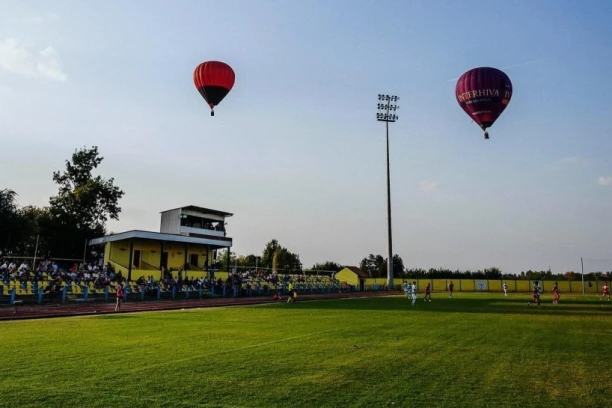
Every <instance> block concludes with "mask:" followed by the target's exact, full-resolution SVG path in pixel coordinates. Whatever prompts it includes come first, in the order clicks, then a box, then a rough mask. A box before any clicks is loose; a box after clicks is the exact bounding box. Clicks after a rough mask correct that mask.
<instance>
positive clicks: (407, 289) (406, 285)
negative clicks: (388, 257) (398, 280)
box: [404, 282, 412, 297]
mask: <svg viewBox="0 0 612 408" xmlns="http://www.w3.org/2000/svg"><path fill="white" fill-rule="evenodd" d="M411 292H412V285H411V284H410V282H404V293H405V294H406V297H410V293H411Z"/></svg>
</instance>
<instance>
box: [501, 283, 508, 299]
mask: <svg viewBox="0 0 612 408" xmlns="http://www.w3.org/2000/svg"><path fill="white" fill-rule="evenodd" d="M502 287H503V288H504V296H505V297H508V284H507V283H506V282H504V285H503V286H502Z"/></svg>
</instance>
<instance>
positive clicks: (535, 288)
mask: <svg viewBox="0 0 612 408" xmlns="http://www.w3.org/2000/svg"><path fill="white" fill-rule="evenodd" d="M532 302H535V303H537V304H538V309H541V306H540V287H539V286H538V284H537V283H534V285H533V299H531V300H530V301H529V302H527V306H530V305H531V303H532Z"/></svg>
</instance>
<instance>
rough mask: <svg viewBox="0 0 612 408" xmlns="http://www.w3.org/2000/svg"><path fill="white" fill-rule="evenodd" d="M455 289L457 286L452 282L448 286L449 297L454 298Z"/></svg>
mask: <svg viewBox="0 0 612 408" xmlns="http://www.w3.org/2000/svg"><path fill="white" fill-rule="evenodd" d="M454 289H455V284H454V283H453V281H451V283H449V284H448V297H449V298H452V297H453V290H454Z"/></svg>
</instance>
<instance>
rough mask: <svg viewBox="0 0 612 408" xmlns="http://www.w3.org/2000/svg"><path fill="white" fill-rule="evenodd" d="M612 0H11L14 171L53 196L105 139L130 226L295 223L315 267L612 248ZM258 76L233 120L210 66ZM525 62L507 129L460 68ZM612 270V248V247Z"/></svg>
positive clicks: (264, 229) (6, 98)
mask: <svg viewBox="0 0 612 408" xmlns="http://www.w3.org/2000/svg"><path fill="white" fill-rule="evenodd" d="M610 21H612V3H611V2H607V1H514V2H508V1H435V2H434V1H377V2H374V1H356V0H350V1H349V0H346V1H340V0H337V1H331V2H330V1H314V0H313V1H311V0H304V1H288V0H285V1H256V0H249V1H247V0H245V1H227V0H223V1H220V0H217V1H195V0H194V1H175V2H169V1H110V0H109V1H104V2H93V1H89V2H83V1H53V2H48V1H28V2H21V1H4V2H2V3H1V4H0V140H1V141H2V148H1V149H2V157H3V159H2V161H0V188H5V187H9V188H12V189H14V190H16V191H17V192H18V193H19V202H20V203H21V204H35V205H44V204H45V203H47V200H48V197H49V196H51V195H53V194H54V193H55V192H56V186H55V185H54V184H53V182H52V180H51V174H52V172H53V171H54V170H57V169H60V168H62V167H63V161H64V160H65V159H66V158H68V157H69V156H70V154H71V153H72V152H73V151H74V149H75V148H78V147H81V146H91V145H98V146H99V148H100V150H101V152H102V154H103V156H104V157H105V161H104V162H103V164H102V167H101V169H100V171H101V173H103V174H104V175H105V176H107V177H114V178H115V180H116V183H117V184H118V185H119V186H120V187H121V188H123V189H124V190H125V192H126V195H125V197H124V199H123V200H122V202H121V205H122V207H123V212H122V214H121V219H120V221H119V222H111V223H110V225H109V228H110V229H111V230H113V231H115V232H118V231H122V230H129V229H146V230H154V231H155V230H158V229H159V212H160V211H162V210H165V209H169V208H174V207H177V206H182V205H189V204H194V205H201V206H205V207H211V208H217V209H221V210H226V211H229V212H233V213H235V216H234V217H233V218H231V219H230V220H229V226H228V228H229V234H230V236H232V237H233V238H234V242H235V248H234V249H235V250H236V251H237V252H238V253H240V254H248V253H252V252H259V251H261V250H262V248H263V246H264V245H265V243H266V242H267V241H269V240H270V239H272V238H277V239H278V240H279V241H280V242H281V244H282V245H284V246H287V247H288V248H289V249H290V250H292V251H294V252H297V253H299V254H300V255H301V259H302V261H303V262H304V264H305V266H310V265H312V263H314V262H319V261H325V260H334V261H337V262H340V263H342V264H358V262H359V261H360V260H361V258H363V257H364V256H366V255H367V254H369V253H371V252H373V253H381V254H384V253H386V246H387V240H386V197H385V189H386V184H385V143H384V126H383V125H382V124H381V123H378V122H376V120H375V114H376V103H377V98H376V96H377V94H378V93H381V92H382V93H394V94H397V95H399V96H400V97H401V101H400V106H401V108H400V111H399V115H400V120H399V121H398V122H397V123H394V124H392V125H391V178H392V199H393V219H394V222H393V228H394V231H393V235H394V252H396V253H399V254H400V255H401V256H402V258H403V259H404V261H405V264H406V265H407V266H409V267H423V268H429V267H448V268H459V269H468V268H470V269H477V268H486V267H490V266H498V267H500V268H502V269H503V270H504V271H506V272H512V273H514V272H520V271H521V270H526V269H530V268H531V269H548V267H551V268H552V269H553V271H555V272H564V271H566V270H579V267H580V257H581V256H583V257H587V258H612V254H610V245H609V242H610V241H609V237H610V230H611V227H612V221H611V220H612V217H611V215H612V163H611V161H610V154H611V153H612V142H611V137H610V136H611V134H612V117H611V115H610V109H611V108H612V102H611V99H610V95H611V94H612V81H611V80H610V74H609V73H610V68H611V67H612V52H611V50H612V25H610V24H609V22H610ZM207 60H221V61H225V62H227V63H229V64H230V65H231V66H232V67H233V68H234V70H235V72H236V84H235V86H234V89H233V90H232V91H231V93H230V94H229V95H228V96H227V97H226V99H225V100H224V101H223V102H222V103H221V105H220V106H219V107H218V108H217V109H216V113H217V114H216V116H215V117H214V118H211V117H210V116H209V112H208V109H207V106H206V104H205V103H204V101H203V100H202V99H201V97H200V95H199V93H198V92H197V91H196V89H195V87H194V86H193V82H192V73H193V70H194V69H195V67H196V66H197V64H199V63H200V62H203V61H207ZM477 66H493V67H497V68H500V69H502V70H504V71H505V72H506V73H507V74H508V76H509V77H510V78H511V80H512V82H513V86H514V94H513V99H512V101H511V103H510V105H509V107H508V109H506V111H505V112H504V113H503V115H502V116H501V118H500V119H499V120H498V121H497V122H496V123H495V125H494V126H493V127H492V128H491V130H490V134H491V139H490V140H488V141H485V140H483V137H482V132H481V131H480V130H479V128H478V127H477V126H476V125H475V124H473V123H472V122H471V120H470V119H469V118H468V117H467V115H466V114H465V113H464V112H463V111H462V110H461V109H460V108H459V106H458V104H457V102H456V101H455V98H454V87H455V80H456V78H458V77H459V76H460V75H461V74H462V73H463V72H465V71H466V70H468V69H470V68H474V67H477ZM608 267H609V269H612V260H611V261H610V262H609V266H608Z"/></svg>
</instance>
